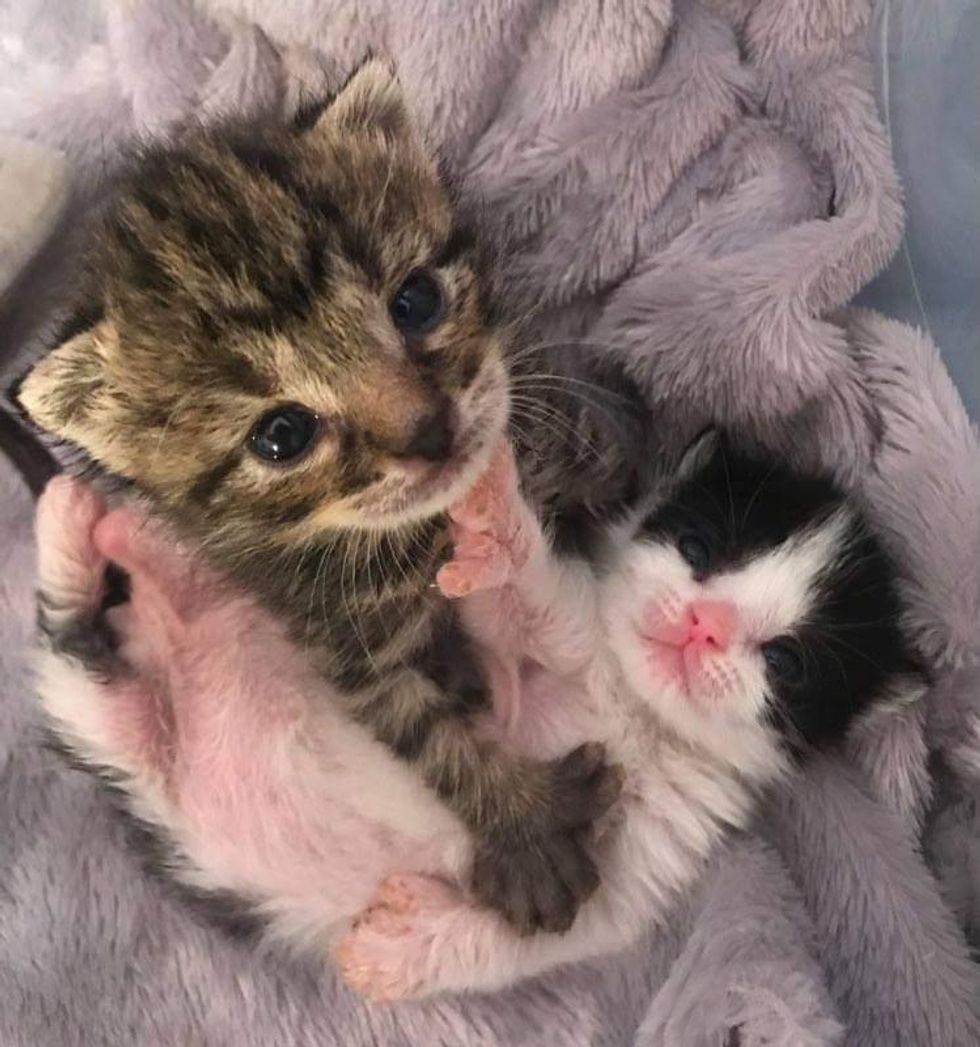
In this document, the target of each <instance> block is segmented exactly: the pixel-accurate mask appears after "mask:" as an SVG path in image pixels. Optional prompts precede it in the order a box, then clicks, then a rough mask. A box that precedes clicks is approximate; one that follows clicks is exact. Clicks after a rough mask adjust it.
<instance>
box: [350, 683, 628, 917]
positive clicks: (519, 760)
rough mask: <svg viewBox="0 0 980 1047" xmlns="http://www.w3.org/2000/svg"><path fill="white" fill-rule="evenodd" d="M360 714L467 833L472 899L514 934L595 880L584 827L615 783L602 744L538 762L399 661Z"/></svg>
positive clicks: (581, 896) (610, 797) (572, 901)
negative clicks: (497, 916)
mask: <svg viewBox="0 0 980 1047" xmlns="http://www.w3.org/2000/svg"><path fill="white" fill-rule="evenodd" d="M362 718H363V719H365V720H367V721H369V722H371V724H372V727H373V730H374V733H375V735H376V736H377V737H378V738H379V740H380V741H382V742H383V743H384V744H386V745H387V746H388V747H389V748H390V749H392V750H393V751H394V752H396V753H400V754H401V755H402V756H403V757H405V758H406V759H410V760H412V762H413V763H414V765H415V766H416V767H417V768H418V771H419V773H420V774H421V776H422V778H423V780H424V781H425V782H426V784H427V785H428V786H429V787H430V788H432V789H433V790H434V791H435V792H436V794H437V795H438V796H439V798H440V799H441V800H442V801H443V802H444V803H445V804H446V805H447V806H448V807H449V808H450V809H451V810H452V811H453V812H454V813H455V814H456V815H457V816H458V817H459V818H460V820H461V821H462V822H463V824H464V825H465V826H466V827H467V829H468V830H469V831H470V833H471V834H472V837H473V843H474V856H473V866H472V874H471V885H472V890H473V893H474V895H475V896H476V898H477V900H478V901H479V902H480V903H482V904H483V905H485V906H488V907H489V908H491V909H495V910H496V911H497V912H499V913H502V914H503V915H504V916H505V918H506V919H507V920H508V922H509V923H510V924H511V925H512V926H513V927H515V928H516V929H517V930H518V931H519V932H520V933H521V934H530V933H532V932H534V931H536V930H540V929H547V930H554V931H561V930H564V929H566V928H567V927H569V926H570V925H571V923H572V921H573V919H574V918H575V913H576V912H577V910H578V908H579V906H580V905H581V903H582V902H583V901H585V899H586V898H588V897H590V896H591V894H592V893H593V892H594V891H595V889H596V887H597V886H598V882H599V881H598V875H597V873H596V868H595V863H594V862H593V860H592V857H591V856H590V854H589V851H588V848H587V846H586V843H587V839H588V835H589V831H590V829H591V826H592V825H593V823H594V822H595V821H596V820H597V819H598V818H600V817H601V816H602V815H603V814H604V813H605V812H606V811H607V810H608V809H609V807H610V806H611V805H612V804H613V802H614V801H615V799H616V798H617V796H618V795H619V791H620V788H621V785H622V774H621V771H620V769H619V768H616V767H610V766H609V765H608V764H607V763H606V762H605V747H604V746H603V745H602V744H600V743H597V742H593V743H588V744H585V745H581V746H579V747H578V748H577V749H574V750H573V751H572V752H570V753H568V754H566V755H565V756H564V757H561V758H559V759H555V760H551V761H547V762H544V761H539V760H532V759H528V758H526V757H522V756H518V755H515V754H512V753H509V752H507V751H506V750H505V749H504V748H502V747H501V745H500V744H499V742H498V741H497V740H496V739H494V738H489V737H487V734H486V731H485V730H484V729H483V725H482V724H481V722H480V719H479V718H478V717H477V715H475V714H473V713H471V712H470V711H468V707H467V705H466V704H465V703H462V702H461V701H460V700H459V697H458V696H457V697H456V698H454V697H453V696H452V695H451V694H450V693H448V692H447V691H445V690H444V689H442V688H440V687H439V686H438V684H437V683H436V682H435V681H434V680H432V679H431V678H430V677H428V676H426V675H424V674H423V673H421V672H420V671H418V670H413V669H408V668H402V669H400V670H396V671H394V672H393V673H392V674H390V676H389V677H388V678H387V680H386V685H385V687H384V689H383V690H379V691H377V692H375V693H374V695H373V700H372V702H371V705H370V709H367V708H364V707H362Z"/></svg>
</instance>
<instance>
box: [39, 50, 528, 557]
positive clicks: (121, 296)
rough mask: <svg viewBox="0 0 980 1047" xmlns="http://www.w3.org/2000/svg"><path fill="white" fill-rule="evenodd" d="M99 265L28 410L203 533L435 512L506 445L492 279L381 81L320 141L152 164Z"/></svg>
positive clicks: (349, 91)
mask: <svg viewBox="0 0 980 1047" xmlns="http://www.w3.org/2000/svg"><path fill="white" fill-rule="evenodd" d="M93 269H94V270H95V273H96V278H97V281H98V283H99V286H100V297H101V301H100V302H99V303H98V305H99V307H100V308H101V319H99V320H98V321H97V322H96V323H95V325H94V326H93V327H91V328H90V329H88V330H85V331H83V332H82V333H81V334H79V335H78V336H76V337H75V338H74V339H72V340H70V341H68V342H66V343H65V344H64V345H63V346H61V347H60V348H59V349H57V350H55V352H53V353H52V354H50V355H49V356H48V357H47V358H45V360H43V361H42V362H41V363H40V364H39V365H38V367H37V368H36V369H35V371H34V372H33V373H32V374H31V375H29V376H28V378H27V380H26V381H25V383H24V385H23V387H22V390H21V394H20V398H21V402H22V404H23V405H24V406H25V408H26V409H27V410H28V412H29V413H30V414H31V415H32V416H33V417H34V418H35V420H36V421H37V422H38V423H39V424H40V425H41V426H42V427H44V428H47V429H49V430H51V431H53V432H54V433H55V434H56V435H59V436H62V437H65V438H67V439H68V440H70V441H71V442H73V443H75V444H77V445H79V446H80V447H81V448H82V449H83V450H84V451H86V452H87V453H88V454H89V455H90V456H91V457H92V458H94V459H95V460H96V461H97V462H99V463H100V464H101V465H103V466H105V467H106V468H107V469H109V470H110V471H111V472H114V473H116V474H119V475H122V476H124V477H126V478H127V479H130V480H133V481H135V482H136V483H137V485H138V486H139V487H141V488H142V489H143V490H145V491H147V492H148V493H149V494H150V495H151V496H152V497H153V498H154V499H155V500H157V501H158V502H159V503H162V504H163V505H164V506H165V507H166V508H168V509H169V510H171V512H172V513H174V514H175V515H177V516H178V517H183V518H185V519H186V520H188V521H193V520H195V519H197V520H202V519H203V520H206V521H207V524H208V528H209V529H210V530H214V531H219V532H220V530H221V529H222V528H223V527H224V528H226V529H227V530H228V531H229V533H230V532H231V531H233V530H234V531H237V532H239V533H240V534H242V535H245V536H246V537H247V534H248V532H249V531H251V533H252V534H253V536H254V537H256V538H257V537H259V536H260V535H261V537H262V539H263V540H265V541H269V540H273V541H281V542H285V543H289V542H294V541H295V542H296V543H300V542H304V541H306V540H307V539H308V538H309V537H311V536H312V535H314V534H316V533H319V532H320V531H322V530H324V529H330V528H335V527H344V528H347V527H361V526H370V527H378V526H380V527H386V526H394V525H396V524H398V523H400V522H402V521H406V520H412V519H419V518H421V517H424V516H428V515H432V514H434V513H436V512H438V511H440V510H442V509H444V508H445V507H446V506H447V505H449V504H450V503H451V502H452V501H453V500H454V499H455V498H456V497H458V495H459V494H460V493H461V492H462V491H463V490H465V488H466V487H467V485H468V484H469V483H471V482H472V479H473V478H474V477H475V476H476V475H477V474H478V473H479V472H480V471H481V469H482V468H483V467H484V465H485V463H486V460H487V458H488V456H489V452H490V450H491V449H492V447H493V446H494V445H495V443H496V442H497V440H498V439H499V437H500V435H501V433H502V431H503V428H504V425H505V422H506V416H507V411H508V386H507V376H506V372H505V368H504V364H503V334H502V332H501V331H499V330H498V329H497V328H496V327H495V326H494V325H493V323H492V322H491V320H490V319H489V317H488V310H487V302H486V287H485V286H483V282H484V274H485V269H484V266H483V262H482V260H481V257H480V256H479V255H478V253H477V251H476V249H475V246H474V244H473V242H472V240H471V238H470V236H469V234H468V233H467V231H466V230H465V229H464V228H463V227H462V226H461V225H460V224H459V223H458V221H457V218H456V216H455V215H454V212H453V208H452V206H451V201H450V199H449V197H448V194H447V191H446V189H445V187H444V185H443V183H442V181H441V180H440V177H439V175H438V172H437V170H436V166H435V163H434V162H433V160H432V158H431V156H430V155H429V153H428V151H427V150H426V149H425V148H424V145H423V143H422V140H421V138H420V137H419V135H418V134H417V132H416V130H415V129H414V128H413V126H412V124H411V120H410V118H409V116H408V113H407V110H406V108H405V104H404V100H403V98H402V96H401V93H400V90H399V88H398V86H397V84H396V82H395V81H394V80H393V78H392V75H391V74H390V72H389V71H388V70H387V69H386V68H385V67H384V66H383V65H381V64H379V63H369V64H368V65H367V66H365V67H364V68H363V69H362V70H361V71H360V72H359V73H358V74H357V75H356V76H355V77H354V78H353V80H352V81H351V82H350V84H349V85H348V86H347V87H346V88H345V89H344V90H343V91H342V92H341V93H340V95H338V96H337V98H336V99H335V100H334V101H333V102H332V103H330V104H329V106H328V107H327V108H326V109H325V110H324V111H323V112H322V113H321V114H320V115H319V116H318V117H317V118H316V119H315V121H314V122H312V126H309V127H299V126H295V127H290V126H281V125H278V126H272V127H267V128H265V129H259V130H256V129H254V128H242V129H237V130H236V129H234V128H230V129H229V128H225V129H220V130H216V131H198V132H195V133H193V134H191V135H189V136H187V137H186V138H185V139H184V140H182V142H181V143H180V144H178V145H177V146H175V147H173V148H169V149H166V150H161V151H158V152H156V153H154V154H151V155H150V156H149V157H148V158H147V159H146V161H145V162H144V163H143V164H142V165H141V169H140V171H139V172H138V174H137V176H136V177H135V178H134V179H133V180H132V183H131V185H130V186H129V188H128V189H127V190H126V191H125V192H124V194H123V196H122V198H121V200H120V202H119V203H118V205H117V206H116V207H115V209H114V212H113V214H112V216H111V217H110V219H109V221H108V222H107V225H106V231H105V234H104V236H103V239H102V243H101V244H100V246H99V248H98V250H97V251H96V253H95V255H94V260H93Z"/></svg>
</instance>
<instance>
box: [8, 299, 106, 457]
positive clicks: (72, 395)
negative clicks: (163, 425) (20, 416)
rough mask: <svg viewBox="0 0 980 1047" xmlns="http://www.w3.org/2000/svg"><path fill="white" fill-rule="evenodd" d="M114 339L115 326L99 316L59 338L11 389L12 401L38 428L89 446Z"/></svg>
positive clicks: (101, 402)
mask: <svg viewBox="0 0 980 1047" xmlns="http://www.w3.org/2000/svg"><path fill="white" fill-rule="evenodd" d="M114 340H115V329H114V327H113V326H112V325H111V324H110V323H109V322H108V321H106V320H103V321H101V322H100V323H98V324H96V325H95V326H94V327H90V328H88V329H87V330H85V331H82V332H81V333H80V334H76V335H74V336H73V337H71V338H69V339H68V340H67V341H65V342H62V344H61V345H59V346H58V347H57V348H56V349H54V350H52V351H51V352H50V353H48V354H47V355H46V356H44V357H42V358H41V359H40V360H39V361H38V362H37V363H36V364H35V365H34V367H33V368H32V370H30V371H29V372H28V373H27V375H26V376H25V378H24V379H23V381H22V382H21V383H20V386H19V388H17V389H16V390H15V391H14V394H13V395H14V399H15V402H16V403H17V405H18V406H19V407H20V408H21V409H22V410H23V411H24V412H25V413H26V414H27V415H28V417H29V418H30V419H31V420H32V421H33V422H34V423H35V424H37V425H38V426H40V428H42V429H45V430H47V432H49V433H52V434H53V435H54V436H58V437H61V438H62V439H66V440H71V442H72V443H75V444H78V445H79V446H80V447H82V448H83V449H84V450H91V449H92V442H93V436H94V434H95V432H96V431H97V428H98V427H97V426H95V425H94V424H93V418H94V416H95V415H96V414H97V413H99V410H100V407H101V405H102V404H103V403H104V400H105V396H104V393H105V364H106V355H107V351H108V349H109V347H110V346H111V345H112V343H113V341H114Z"/></svg>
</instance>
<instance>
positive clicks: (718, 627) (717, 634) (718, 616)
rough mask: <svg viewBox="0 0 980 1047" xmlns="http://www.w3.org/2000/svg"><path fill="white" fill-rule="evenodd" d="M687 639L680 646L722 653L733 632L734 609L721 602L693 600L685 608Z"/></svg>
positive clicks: (728, 604)
mask: <svg viewBox="0 0 980 1047" xmlns="http://www.w3.org/2000/svg"><path fill="white" fill-rule="evenodd" d="M686 617H687V637H686V639H684V640H682V642H681V646H683V647H685V648H687V647H694V648H696V649H702V650H703V649H705V648H713V649H714V650H716V651H724V650H725V649H726V648H727V647H728V645H729V644H730V643H731V641H732V633H733V632H734V631H735V608H734V607H733V606H732V605H731V604H730V603H726V602H724V601H722V600H693V601H692V602H691V603H690V604H689V605H688V608H687V616H686Z"/></svg>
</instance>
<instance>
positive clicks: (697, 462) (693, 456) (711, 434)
mask: <svg viewBox="0 0 980 1047" xmlns="http://www.w3.org/2000/svg"><path fill="white" fill-rule="evenodd" d="M726 444H727V441H726V439H725V435H724V433H722V431H721V430H720V429H719V428H717V427H716V426H709V427H708V428H707V429H703V430H702V431H701V432H700V433H698V435H697V436H695V438H694V439H693V440H692V441H691V442H690V443H689V444H688V445H687V447H686V448H685V449H684V453H683V454H682V455H681V458H680V461H679V462H678V463H677V469H676V470H675V471H674V476H673V479H674V481H675V482H676V483H680V482H682V481H684V480H689V479H690V478H691V477H692V476H694V474H695V473H698V472H700V471H701V470H702V469H703V468H704V467H705V466H706V465H707V464H708V462H710V461H711V459H712V458H714V456H715V455H716V454H717V453H718V452H719V451H721V450H723V449H724V447H725V446H726Z"/></svg>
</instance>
